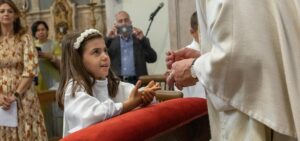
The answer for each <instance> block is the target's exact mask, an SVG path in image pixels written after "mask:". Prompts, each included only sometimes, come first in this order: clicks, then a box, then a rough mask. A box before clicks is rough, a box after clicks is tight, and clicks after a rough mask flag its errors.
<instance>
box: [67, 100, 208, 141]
mask: <svg viewBox="0 0 300 141" xmlns="http://www.w3.org/2000/svg"><path fill="white" fill-rule="evenodd" d="M204 115H207V105H206V100H205V99H202V98H178V99H172V100H168V101H165V102H162V103H159V104H155V105H150V106H148V107H145V108H141V109H137V110H134V111H131V112H128V113H125V114H122V115H119V116H117V117H114V118H111V119H109V120H106V121H103V122H100V123H97V124H95V125H92V126H90V127H87V128H85V129H82V130H80V131H77V132H75V133H73V134H70V135H68V136H66V137H65V138H63V139H62V140H63V141H141V140H146V139H149V138H153V137H156V136H159V135H160V134H163V133H165V132H168V131H170V130H172V129H175V128H177V127H180V126H182V125H184V124H187V123H189V122H191V121H192V120H194V119H197V118H200V117H202V116H204Z"/></svg>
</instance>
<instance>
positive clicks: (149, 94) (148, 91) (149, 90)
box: [140, 81, 161, 106]
mask: <svg viewBox="0 0 300 141" xmlns="http://www.w3.org/2000/svg"><path fill="white" fill-rule="evenodd" d="M160 89H161V88H160V85H159V83H155V82H154V81H150V82H149V83H148V85H147V86H146V87H145V88H144V90H143V91H141V92H140V93H141V94H140V95H141V96H142V100H143V106H145V105H148V104H150V103H151V102H152V101H153V98H154V96H155V91H156V90H160Z"/></svg>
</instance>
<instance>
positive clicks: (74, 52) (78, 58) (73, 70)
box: [56, 33, 120, 109]
mask: <svg viewBox="0 0 300 141" xmlns="http://www.w3.org/2000/svg"><path fill="white" fill-rule="evenodd" d="M79 36H80V33H73V34H67V35H66V36H65V37H64V39H63V41H62V60H61V67H60V72H61V75H60V78H61V79H60V83H59V88H58V90H57V93H56V98H57V100H58V105H59V106H60V108H62V109H63V108H64V95H65V90H66V87H67V84H68V83H73V85H72V86H73V87H72V95H73V96H74V95H75V91H76V90H77V89H78V88H79V87H82V88H84V89H85V91H86V92H87V93H88V94H89V95H93V91H92V87H93V85H94V84H95V78H92V77H91V75H90V74H89V73H88V71H87V70H86V68H85V67H84V64H83V61H82V60H83V58H82V57H83V51H84V49H85V45H86V43H87V42H88V41H89V40H92V39H95V38H103V36H102V35H101V34H98V33H93V34H90V35H88V36H87V37H85V38H84V40H83V41H82V42H81V44H80V47H79V48H78V49H75V48H74V43H75V42H76V40H77V38H78V37H79ZM91 78H92V79H91ZM107 79H108V92H109V96H110V97H115V96H116V94H117V91H118V86H119V83H120V80H119V79H118V77H117V76H116V75H115V74H114V73H113V71H112V70H111V69H110V70H109V73H108V77H107ZM70 80H73V81H72V82H69V81H70Z"/></svg>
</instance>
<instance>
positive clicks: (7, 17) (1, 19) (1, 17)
mask: <svg viewBox="0 0 300 141" xmlns="http://www.w3.org/2000/svg"><path fill="white" fill-rule="evenodd" d="M16 17H17V16H16V14H15V12H14V10H13V9H12V8H11V7H10V6H9V5H8V4H7V3H4V4H2V5H0V23H1V24H2V25H9V24H11V25H12V24H13V22H14V20H15V19H16Z"/></svg>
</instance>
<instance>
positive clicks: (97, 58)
mask: <svg viewBox="0 0 300 141" xmlns="http://www.w3.org/2000/svg"><path fill="white" fill-rule="evenodd" d="M83 64H84V66H85V68H86V69H87V71H88V72H89V73H90V74H91V75H92V76H93V77H94V78H95V79H98V80H100V79H102V80H103V79H105V78H106V77H107V75H108V71H109V67H110V59H109V56H108V54H107V50H106V46H105V42H104V40H103V39H102V38H95V39H92V40H89V41H87V43H86V45H85V47H84V49H83Z"/></svg>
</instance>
